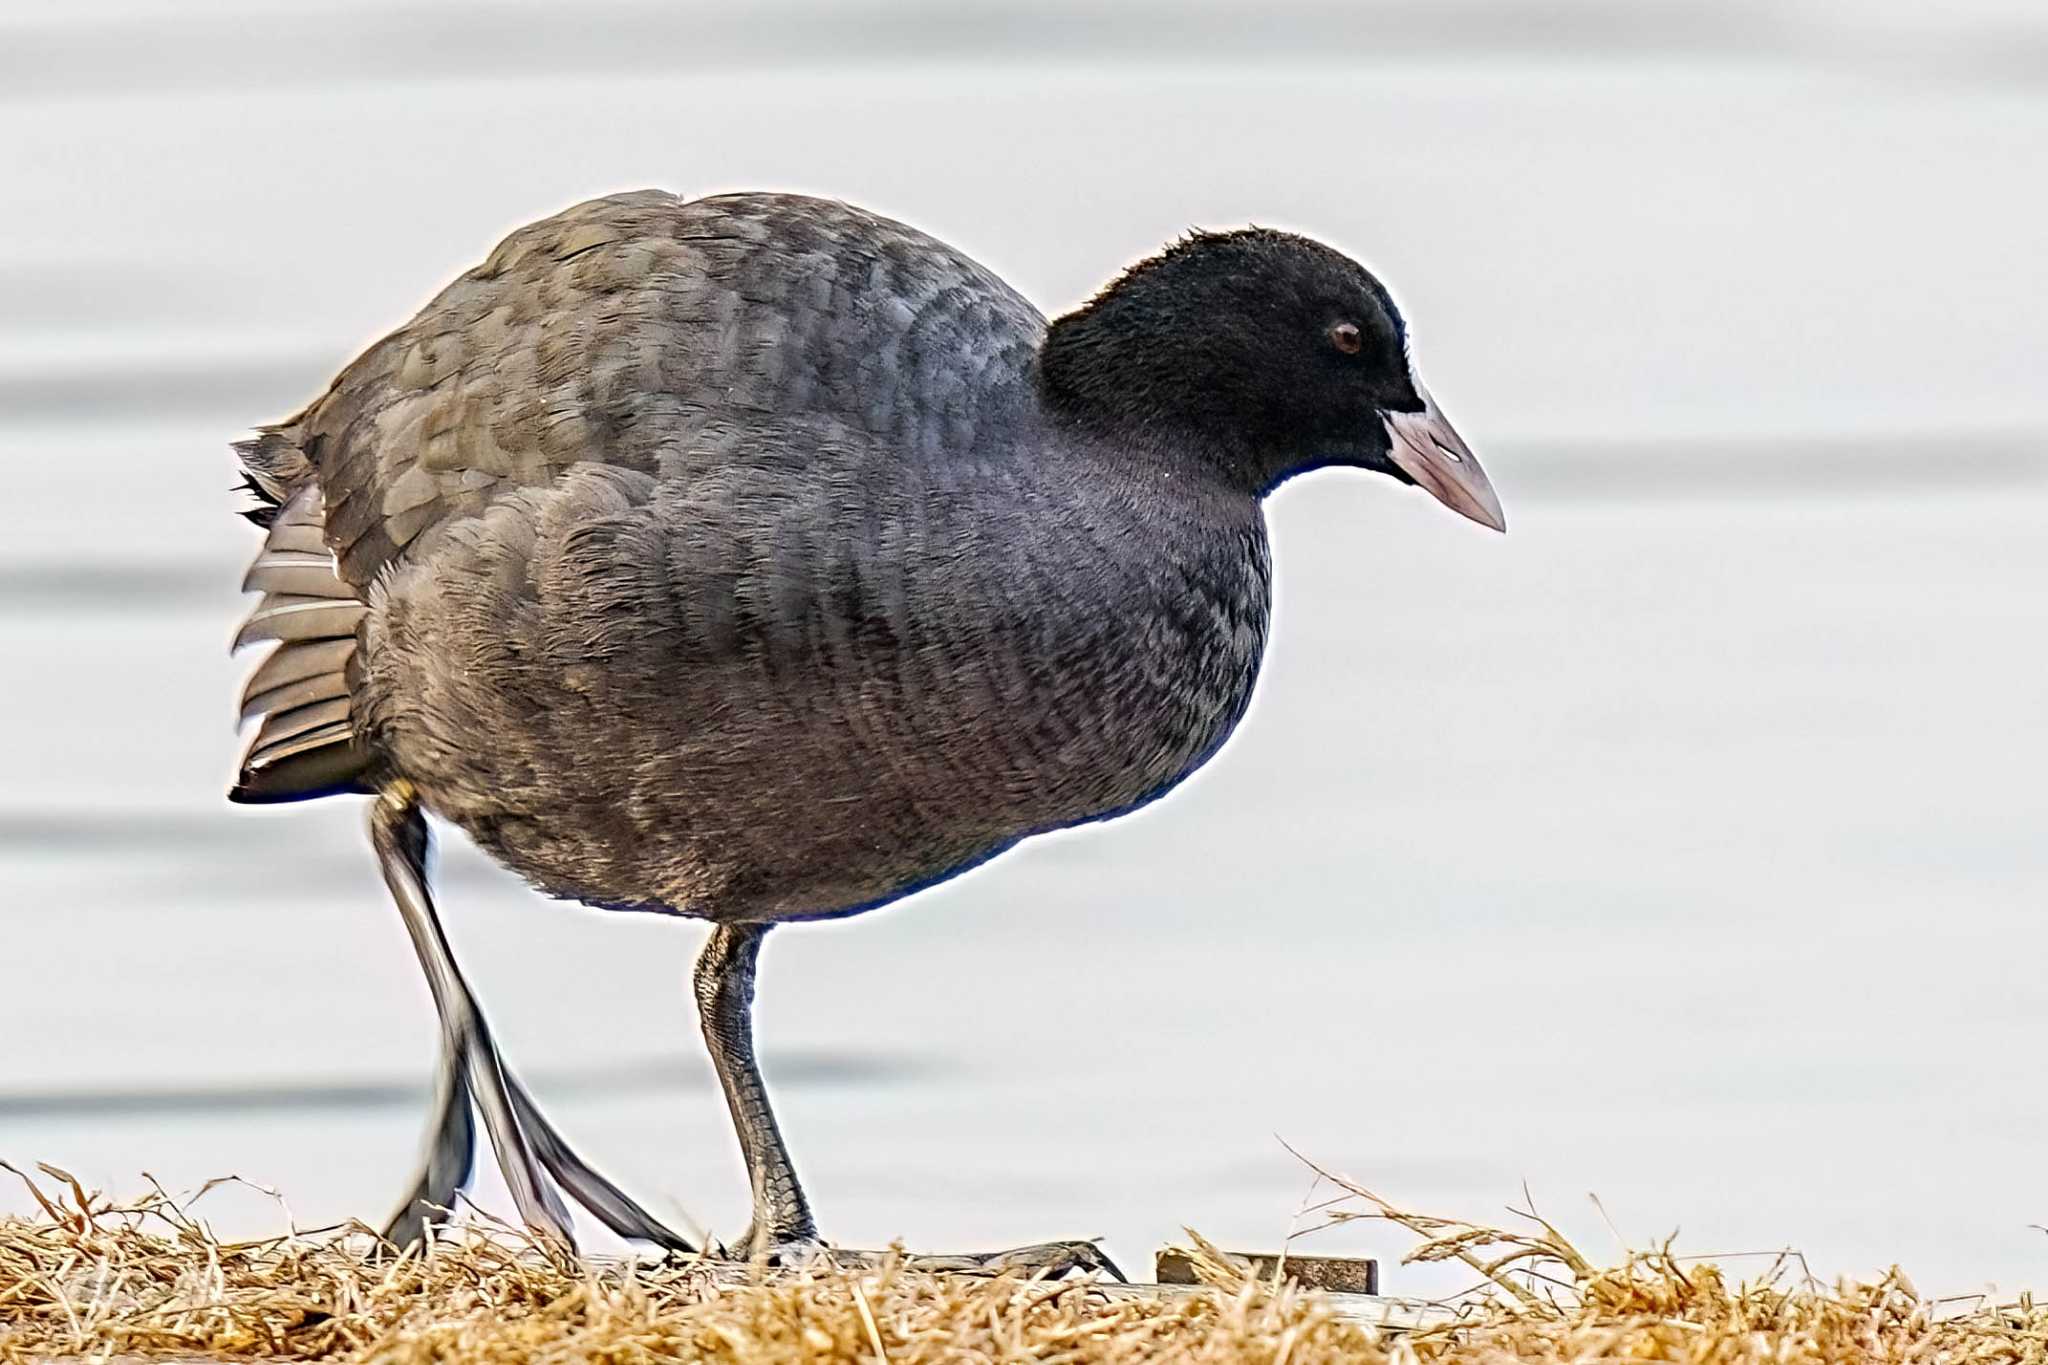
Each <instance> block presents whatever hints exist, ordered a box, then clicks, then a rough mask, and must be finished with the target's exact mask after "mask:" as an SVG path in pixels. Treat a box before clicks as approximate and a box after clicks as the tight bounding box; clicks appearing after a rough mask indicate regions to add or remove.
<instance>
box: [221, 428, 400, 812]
mask: <svg viewBox="0 0 2048 1365" xmlns="http://www.w3.org/2000/svg"><path fill="white" fill-rule="evenodd" d="M267 439H269V438H268V436H265V437H259V438H257V440H256V441H253V442H246V443H244V444H245V446H261V445H262V443H263V442H264V441H265V440H267ZM290 460H297V461H298V462H299V464H300V465H301V466H304V465H305V463H306V461H305V456H304V455H303V454H301V453H299V451H298V449H297V448H296V447H292V448H291V449H290V451H289V455H288V456H286V455H279V454H277V453H275V452H271V453H266V454H264V455H262V456H261V457H260V463H259V458H258V457H255V456H252V455H251V453H250V452H249V451H248V450H246V449H245V450H244V451H243V461H244V464H245V465H247V466H248V468H249V478H248V484H249V487H250V488H251V489H252V490H254V491H255V492H256V494H257V496H258V497H259V498H263V499H265V500H266V503H267V502H268V500H269V499H271V498H272V497H273V496H275V495H278V494H282V496H281V497H277V501H276V503H275V505H266V506H265V507H262V508H259V509H257V511H256V512H255V513H251V514H249V515H251V517H252V519H254V518H256V517H258V516H259V515H263V514H267V517H268V520H267V521H265V522H264V524H265V525H268V526H269V527H270V534H269V535H268V536H266V537H265V538H264V541H263V549H262V551H261V552H260V553H258V555H257V556H256V560H255V562H254V563H253V564H251V565H250V566H249V573H248V576H247V577H245V578H244V579H243V580H242V587H243V590H244V591H249V592H261V593H262V594H263V596H262V597H261V598H260V599H259V600H258V601H257V603H256V609H255V611H253V612H251V613H250V614H249V619H248V620H247V621H246V622H244V623H243V625H242V629H241V631H240V632H239V633H237V634H236V636H235V647H236V648H237V649H239V648H241V647H242V646H243V645H247V644H255V643H257V642H259V641H264V640H275V641H277V642H278V643H277V648H276V649H274V650H272V651H271V653H270V656H269V657H268V658H266V659H265V660H264V661H263V663H262V665H261V666H260V667H259V668H258V669H257V670H256V672H255V673H254V674H253V675H251V676H250V678H249V682H248V685H247V686H246V687H244V688H243V690H242V719H243V720H245V721H246V720H250V719H255V720H256V721H257V728H256V734H255V736H254V738H252V739H251V740H250V741H249V748H248V752H247V753H245V754H244V755H243V758H242V770H241V775H240V777H239V778H238V779H237V781H236V783H235V787H234V790H232V791H231V792H229V793H228V799H230V800H232V801H240V802H249V803H261V802H271V801H299V800H304V799H306V798H309V797H314V796H328V795H332V794H334V793H337V792H346V791H364V790H367V788H366V787H365V786H364V785H363V782H362V778H363V774H364V772H365V771H366V770H367V769H368V767H369V756H368V754H367V753H365V752H364V750H363V749H362V747H361V746H360V745H359V744H357V742H356V737H355V732H354V729H353V727H352V725H351V723H350V719H349V683H348V669H349V661H350V659H351V658H352V657H353V656H354V654H355V647H356V627H357V625H358V624H360V623H361V621H362V619H363V613H364V612H365V610H367V609H366V608H365V607H364V605H363V603H362V602H361V600H360V599H358V598H357V597H356V595H355V592H354V591H353V590H352V589H351V588H350V587H349V586H348V585H347V584H346V583H344V582H342V581H341V579H340V577H339V576H338V575H337V574H336V573H335V572H334V557H333V555H332V554H330V553H329V552H328V549H327V545H326V543H325V540H324V537H323V534H322V518H323V516H324V504H323V502H322V498H321V493H320V485H319V483H318V481H316V480H313V479H311V478H310V477H306V478H304V479H302V480H301V481H300V482H299V483H298V484H296V486H294V487H292V488H291V489H290V490H289V491H286V489H285V488H284V487H283V485H282V483H281V482H280V480H281V479H282V477H283V476H284V473H289V472H290V469H291V466H290V464H289V461H290ZM308 468H310V467H309V466H308ZM280 471H282V472H280ZM274 475H275V476H276V477H275V478H274V477H273V476H274Z"/></svg>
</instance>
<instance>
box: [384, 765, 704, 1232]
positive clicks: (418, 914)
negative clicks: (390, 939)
mask: <svg viewBox="0 0 2048 1365" xmlns="http://www.w3.org/2000/svg"><path fill="white" fill-rule="evenodd" d="M370 838H371V842H372V843H373V844H375V846H376V849H377V857H378V861H379V863H380V864H381V865H382V867H383V871H384V883H385V885H386V886H388V887H390V889H391V897H392V899H393V900H394V901H396V902H397V903H398V910H399V914H400V915H401V916H402V917H403V918H404V920H405V927H406V932H407V933H409V934H410V935H411V936H412V942H413V948H414V949H415V950H416V951H417V952H418V953H419V959H420V966H421V967H422V968H423V969H424V970H425V971H426V975H427V987H428V989H429V990H430V991H431V992H432V993H433V997H434V1009H435V1012H436V1013H437V1014H438V1015H439V1016H440V1020H441V1063H440V1075H439V1080H438V1084H437V1087H436V1089H437V1100H436V1106H435V1116H434V1128H433V1133H432V1136H431V1138H430V1140H429V1143H428V1149H427V1156H426V1160H425V1162H424V1164H423V1167H422V1169H421V1172H420V1177H419V1179H418V1181H417V1182H416V1183H415V1186H414V1189H413V1192H412V1194H411V1195H410V1196H408V1197H407V1199H406V1201H405V1204H404V1206H403V1207H401V1208H400V1209H399V1211H398V1213H397V1214H396V1215H394V1216H393V1218H392V1220H391V1223H390V1225H389V1227H387V1229H386V1230H385V1235H386V1236H387V1237H388V1238H390V1240H392V1241H393V1242H395V1243H397V1244H399V1245H401V1246H403V1245H406V1244H407V1243H409V1242H412V1241H416V1240H418V1238H419V1236H420V1234H421V1232H422V1230H423V1229H424V1227H425V1226H426V1224H427V1223H429V1222H431V1221H433V1220H434V1219H435V1218H436V1217H437V1216H438V1214H439V1210H441V1209H447V1208H452V1207H453V1206H454V1202H455V1198H456V1195H457V1194H458V1192H459V1191H460V1189H461V1187H462V1183H463V1181H464V1180H466V1179H467V1178H468V1175H469V1172H470V1168H471V1164H472V1161H473V1155H472V1154H473V1151H474V1147H475V1127H474V1125H473V1123H472V1121H471V1118H470V1105H471V1104H472V1103H474V1104H475V1106H476V1109H477V1112H478V1113H479V1114H481V1115H482V1117H483V1124H484V1131H485V1133H487V1134H488V1135H489V1136H490V1140H491V1149H492V1151H493V1152H494V1153H495V1154H496V1156H497V1158H498V1166H499V1168H500V1169H501V1170H502V1171H503V1172H504V1175H505V1184H506V1186H507V1188H509V1189H510V1190H511V1192H512V1202H513V1205H514V1207H515V1208H516V1209H517V1210H518V1213H519V1217H520V1220H521V1221H522V1222H524V1223H525V1224H526V1225H527V1226H528V1227H529V1228H531V1229H533V1230H534V1231H536V1232H539V1233H542V1234H544V1235H547V1236H552V1237H555V1238H557V1239H559V1240H561V1241H562V1242H564V1243H566V1244H568V1245H570V1246H574V1245H575V1235H574V1225H573V1223H572V1222H571V1220H570V1216H569V1212H568V1209H567V1207H566V1206H565V1205H564V1203H563V1200H562V1195H564V1194H566V1195H567V1196H568V1197H569V1199H570V1200H571V1201H573V1202H574V1203H576V1204H577V1205H579V1206H581V1207H582V1208H583V1209H585V1210H586V1211H587V1212H589V1213H590V1214H592V1215H593V1216H594V1217H596V1218H597V1219H598V1221H600V1222H601V1223H603V1224H604V1225H605V1226H606V1227H609V1228H610V1229H612V1231H614V1232H616V1233H618V1234H619V1235H620V1236H622V1237H631V1238H638V1239H640V1240H642V1241H648V1242H653V1243H654V1244H656V1245H658V1246H662V1247H666V1248H668V1249H670V1250H674V1251H682V1252H688V1251H690V1250H692V1248H691V1247H690V1245H689V1243H688V1242H686V1241H684V1240H683V1239H682V1238H680V1237H678V1236H677V1235H676V1234H675V1233H673V1232H671V1231H669V1229H668V1228H666V1227H664V1226H663V1225H662V1224H661V1223H660V1221H658V1220H657V1219H656V1218H655V1217H654V1216H653V1215H652V1214H650V1213H648V1212H647V1210H645V1209H643V1208H642V1207H641V1206H640V1205H639V1204H638V1203H636V1202H634V1200H633V1199H632V1198H630V1197H629V1196H627V1195H626V1194H625V1193H624V1192H622V1191H621V1190H619V1189H618V1187H616V1186H615V1185H613V1184H612V1183H611V1182H610V1181H608V1180H606V1179H605V1178H604V1177H603V1176H601V1175H599V1174H597V1172H596V1171H594V1170H592V1169H591V1168H590V1166H589V1165H587V1164H586V1163H585V1162H584V1161H583V1160H582V1158H580V1157H578V1156H577V1155H576V1153H575V1152H574V1151H573V1150H572V1149H571V1148H570V1147H569V1144H568V1143H567V1142H566V1141H564V1140H563V1139H562V1137H561V1135H560V1134H558V1133H556V1132H555V1130H554V1128H553V1126H552V1125H550V1124H549V1123H548V1121H547V1120H546V1118H544V1117H543V1116H542V1115H541V1112H540V1109H539V1106H537V1105H536V1104H535V1103H534V1101H533V1097H532V1096H531V1095H529V1094H528V1093H527V1092H526V1089H525V1087H524V1086H522V1085H520V1084H519V1082H518V1081H517V1080H516V1079H514V1078H513V1077H512V1076H511V1075H510V1073H509V1072H508V1071H507V1069H506V1067H505V1064H504V1061H503V1059H502V1058H501V1057H500V1056H499V1054H498V1049H497V1045H496V1044H495V1043H494V1042H493V1041H492V1039H491V1032H490V1027H489V1025H488V1024H486V1023H485V1022H484V1017H483V1011H482V1010H481V1009H480V1008H479V1007H478V1005H477V1002H476V997H475V995H473V994H472V993H471V991H470V989H469V983H468V982H467V981H465V980H464V979H463V976H462V972H461V970H460V969H459V968H457V966H456V965H455V954H454V950H453V949H452V948H450V947H449V944H448V938H447V935H446V934H445V933H444V932H443V931H442V929H441V920H440V916H439V915H438V914H437V913H436V911H435V909H434V900H433V895H432V893H431V892H429V891H428V889H427V854H428V850H429V848H430V839H431V836H430V834H429V832H428V828H427V821H426V817H425V815H424V814H423V813H422V812H421V810H420V807H419V804H418V802H417V801H416V800H415V799H414V797H413V795H412V792H411V789H410V788H409V787H408V786H405V785H403V784H401V785H399V786H397V787H394V788H393V789H391V790H389V791H387V792H386V793H385V794H383V795H382V796H380V797H379V798H378V799H377V801H376V803H375V804H374V805H373V806H372V808H371V814H370Z"/></svg>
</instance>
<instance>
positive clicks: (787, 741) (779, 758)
mask: <svg viewBox="0 0 2048 1365" xmlns="http://www.w3.org/2000/svg"><path fill="white" fill-rule="evenodd" d="M1255 662H1256V661H1255V659H1254V660H1252V661H1251V662H1250V663H1249V664H1247V665H1241V666H1238V667H1236V668H1234V669H1231V670H1224V671H1222V672H1218V673H1216V674H1215V676H1216V682H1215V684H1214V685H1213V686H1208V687H1197V688H1189V687H1185V686H1172V687H1163V688H1158V689H1149V688H1143V687H1126V688H1123V689H1121V690H1119V691H1118V692H1116V693H1115V694H1114V695H1113V696H1111V697H1109V698H1107V699H1103V700H1101V701H1099V703H1098V704H1096V705H1093V706H1051V705H1028V704H1027V705H1023V706H1014V707H1004V706H982V707H979V708H978V709H973V708H970V707H968V706H966V705H965V704H964V703H963V701H962V700H960V699H946V701H944V702H942V700H941V699H938V698H928V699H927V701H928V705H927V706H925V707H923V708H912V709H906V708H904V707H902V706H901V705H898V704H895V699H888V700H889V701H890V704H888V705H875V706H861V705H858V704H855V705H844V706H832V705H823V704H821V702H820V699H819V698H817V697H815V696H813V697H810V698H800V697H797V696H794V695H792V694H789V693H769V694H765V695H757V696H756V698H755V699H754V701H753V702H752V704H750V705H746V706H738V705H735V704H732V703H731V702H727V703H725V704H723V705H721V704H720V703H719V700H718V699H717V698H716V697H714V696H711V695H708V694H697V693H696V692H695V691H694V689H691V688H688V687H682V688H679V689H678V690H679V691H680V693H681V694H682V695H680V696H673V697H670V698H668V699H666V700H665V702H664V703H663V704H661V705H658V706H657V705H649V704H646V703H644V702H643V703H642V705H641V710H642V711H645V712H646V713H645V714H640V713H638V712H634V711H622V710H621V709H620V708H619V707H616V706H607V707H600V708H590V707H589V706H588V705H587V699H584V698H578V697H570V696H564V697H560V698H557V699H555V701H554V702H553V704H551V705H549V706H546V707H544V708H539V709H537V710H536V709H534V708H531V707H530V706H529V707H526V708H523V709H524V710H525V714H526V715H527V716H528V717H529V718H530V719H529V721H528V722H527V723H526V724H524V725H520V724H515V723H513V722H512V719H511V718H512V717H513V716H514V715H515V714H516V713H517V712H519V711H520V710H521V709H522V708H521V707H518V706H514V705H511V704H493V703H492V702H491V700H490V699H489V698H486V697H482V696H478V695H477V694H476V692H475V690H474V689H473V690H472V691H471V693H470V699H471V700H473V701H475V702H477V703H478V708H479V709H478V710H477V712H476V713H475V714H471V715H466V716H465V715H456V716H450V715H448V714H446V712H445V709H436V710H434V711H427V710H423V709H410V708H398V709H397V710H396V711H395V712H389V711H388V709H387V713H389V714H395V715H396V716H397V717H398V718H399V719H397V721H396V723H395V724H387V725H386V726H385V727H383V731H382V733H381V735H380V739H381V742H382V744H383V747H384V748H385V750H386V751H387V753H388V754H389V755H390V757H391V759H392V761H393V766H394V767H395V768H396V769H397V770H398V771H399V772H401V773H403V774H404V775H405V776H407V777H408V778H409V779H410V780H412V781H413V782H414V784H415V785H416V786H417V787H418V788H419V790H420V791H421V794H422V796H423V798H424V799H425V800H426V802H427V805H428V807H429V809H431V810H433V811H434V812H435V813H436V814H439V815H441V816H443V817H444V818H446V819H449V820H451V821H452V822H454V823H455V824H457V825H459V826H460V827H462V828H463V829H464V830H465V831H466V832H467V833H469V834H470V835H471V837H472V838H474V839H475V840H476V841H477V842H478V843H479V844H480V845H481V846H482V847H483V848H485V849H486V850H487V851H488V852H490V853H492V854H493V855H494V856H496V857H497V858H498V859H499V860H500V861H501V862H503V863H504V864H506V865H507V866H508V867H510V868H511V869H512V870H514V871H516V872H518V873H520V874H521V875H522V876H524V877H526V878H527V879H528V880H529V881H531V882H533V883H534V884H535V885H536V886H538V887H540V888H541V889H543V890H545V891H547V892H549V893H551V894H555V895H559V896H563V897H567V898H571V899H576V900H582V901H586V902H589V903H592V904H597V905H605V906H614V907H619V908H634V909H649V910H662V911H668V912H672V913H680V914H686V915H694V916H701V917H705V918H711V919H717V920H725V921H732V920H786V919H803V918H820V917H828V916H835V915H843V914H848V913H853V912H856V911H859V910H863V909H867V908H871V907H873V906H876V905H880V904H883V903H886V902H888V901H891V900H894V899H897V898H899V897H901V896H903V895H905V894H907V893H908V892H910V891H912V890H915V889H918V888H919V887H922V886H927V885H930V884H932V883H934V882H937V881H942V880H944V879H945V878H947V877H949V876H951V875H953V874H955V873H957V872H959V871H962V870H965V869H966V868H969V867H972V866H974V865H975V864H977V863H980V862H982V861H985V860H986V859H988V858H990V857H993V856H994V855H995V854H997V853H1000V852H1002V851H1003V850H1004V849H1006V848H1008V847H1010V846H1011V845H1013V844H1015V843H1016V842H1017V841H1018V840H1020V839H1022V838H1024V837H1027V836H1029V835H1031V834H1035V833H1039V832H1043V831H1046V830H1050V829H1055V828H1060V827H1064V826H1068V825H1073V824H1078V823H1082V822H1085V821H1091V820H1100V819H1105V818H1108V817H1110V816H1113V815H1115V814H1118V813H1120V812H1122V811H1126V810H1129V809H1131V808H1133V807H1135V806H1138V805H1141V804H1143V803H1145V802H1146V801H1149V800H1151V799H1153V798H1154V797H1156V796H1159V795H1161V794H1162V793H1164V792H1165V791H1167V790H1168V789H1170V788H1171V787H1172V786H1174V785H1175V784H1176V783H1178V782H1179V781H1180V780H1181V779H1182V778H1184V777H1186V776H1187V775H1188V774H1189V773H1190V772H1192V771H1193V770H1194V769H1195V768H1197V767H1199V766H1200V765H1201V764H1202V763H1203V762H1204V761H1206V759H1207V758H1208V757H1209V756H1210V755H1211V754H1212V753H1213V752H1214V751H1215V750H1216V748H1217V747H1218V746H1220V744H1221V743H1222V742H1223V740H1224V739H1225V738H1226V737H1227V736H1228V734H1229V732H1230V730H1231V728H1232V727H1233V726H1234V725H1235V723H1236V721H1237V719H1238V717H1239V716H1240V715H1241V714H1242V712H1243V710H1244V703H1245V701H1246V700H1247V699H1248V697H1249V693H1250V686H1251V674H1252V669H1253V666H1255ZM1195 671H1196V672H1197V673H1201V672H1202V671H1203V670H1199V669H1198V670H1195ZM1212 671H1213V670H1212ZM640 695H641V696H643V697H645V696H647V695H649V694H647V693H645V692H642V693H641V694H640ZM579 711H585V712H588V713H589V715H590V717H591V719H592V720H593V721H594V719H595V717H596V716H597V715H600V714H601V715H602V716H603V722H604V723H603V724H596V723H584V722H582V721H579V719H578V713H579ZM480 740H481V741H487V742H479V741H480Z"/></svg>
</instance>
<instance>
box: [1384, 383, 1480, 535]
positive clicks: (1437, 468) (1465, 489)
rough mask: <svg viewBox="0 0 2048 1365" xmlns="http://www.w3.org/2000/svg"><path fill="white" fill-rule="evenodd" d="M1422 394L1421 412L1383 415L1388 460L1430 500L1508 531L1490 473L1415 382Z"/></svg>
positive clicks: (1386, 413) (1427, 392)
mask: <svg viewBox="0 0 2048 1365" xmlns="http://www.w3.org/2000/svg"><path fill="white" fill-rule="evenodd" d="M1415 392H1416V393H1418V394H1420V395H1422V411H1421V412H1388V411H1386V410H1385V409H1382V410H1381V411H1380V418H1381V420H1382V421H1384V422H1385V423H1386V424H1387V436H1388V438H1389V441H1390V442H1391V444H1392V447H1393V448H1392V449H1391V450H1390V451H1389V452H1388V456H1389V458H1391V459H1392V460H1393V462H1394V463H1395V464H1397V465H1399V466H1400V467H1401V472H1402V473H1404V474H1406V475H1407V476H1408V477H1409V478H1411V479H1413V480H1415V482H1417V483H1419V484H1421V485H1422V486H1423V487H1424V488H1426V489H1428V490H1429V493H1430V496H1431V497H1434V498H1435V499H1436V500H1437V501H1438V502H1440V503H1442V504H1443V505H1444V506H1446V507H1448V508H1450V509H1451V510H1452V511H1453V512H1456V513H1458V514H1459V515H1460V516H1467V517H1470V518H1472V520H1474V521H1476V522H1478V523H1479V524H1480V525H1481V526H1490V527H1492V528H1493V529H1494V530H1496V531H1505V530H1507V529H1508V519H1507V517H1506V516H1504V515H1502V513H1501V510H1500V496H1499V495H1498V494H1497V493H1495V492H1494V491H1493V485H1492V483H1490V482H1488V480H1487V477H1486V471H1485V470H1483V469H1481V468H1480V467H1479V460H1478V458H1477V457H1476V456H1474V455H1473V454H1472V451H1471V448H1470V447H1468V446H1467V445H1466V444H1465V439H1464V438H1463V437H1462V436H1460V435H1458V433H1457V432H1456V431H1454V430H1452V428H1451V424H1450V422H1449V421H1447V420H1446V419H1445V417H1444V414H1443V411H1442V410H1441V409H1440V408H1438V407H1437V405H1436V399H1434V398H1431V397H1430V396H1429V390H1428V389H1425V388H1423V387H1422V385H1420V384H1417V385H1416V386H1415Z"/></svg>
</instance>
